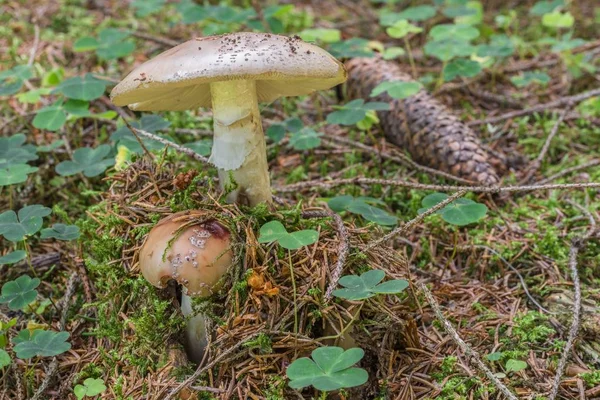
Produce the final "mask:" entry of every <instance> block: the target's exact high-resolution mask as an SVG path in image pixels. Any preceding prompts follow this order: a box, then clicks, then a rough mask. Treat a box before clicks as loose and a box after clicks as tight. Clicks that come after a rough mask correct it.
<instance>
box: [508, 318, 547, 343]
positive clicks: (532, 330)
mask: <svg viewBox="0 0 600 400" xmlns="http://www.w3.org/2000/svg"><path fill="white" fill-rule="evenodd" d="M547 321H548V317H547V316H546V315H544V314H542V313H539V312H537V311H529V312H528V313H527V314H525V315H522V316H517V317H515V319H514V326H513V330H512V338H516V339H517V340H518V342H519V343H522V344H525V343H527V344H543V343H545V342H546V341H547V340H548V339H549V338H550V336H552V335H553V334H554V333H556V332H555V331H554V329H552V328H551V327H550V326H549V325H548V323H547Z"/></svg>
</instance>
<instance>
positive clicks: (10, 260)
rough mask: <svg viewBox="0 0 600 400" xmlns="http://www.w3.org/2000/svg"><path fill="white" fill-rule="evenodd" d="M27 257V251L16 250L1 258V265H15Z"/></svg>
mask: <svg viewBox="0 0 600 400" xmlns="http://www.w3.org/2000/svg"><path fill="white" fill-rule="evenodd" d="M25 257H27V252H26V251H25V250H15V251H12V252H10V253H8V254H5V255H4V256H2V257H0V265H3V264H14V263H16V262H19V261H21V260H22V259H24V258H25Z"/></svg>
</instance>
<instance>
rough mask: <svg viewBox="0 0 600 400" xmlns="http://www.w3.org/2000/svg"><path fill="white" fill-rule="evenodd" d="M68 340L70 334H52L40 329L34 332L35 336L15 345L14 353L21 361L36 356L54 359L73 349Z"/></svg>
mask: <svg viewBox="0 0 600 400" xmlns="http://www.w3.org/2000/svg"><path fill="white" fill-rule="evenodd" d="M25 332H28V331H25ZM68 338H69V332H52V331H44V330H41V329H38V330H35V331H33V334H32V335H31V336H29V337H28V338H27V339H25V340H22V341H19V343H17V344H16V345H15V347H14V351H15V353H16V354H17V357H18V358H21V359H27V358H33V357H35V356H40V357H53V356H57V355H59V354H62V353H64V352H65V351H68V350H69V349H70V348H71V343H69V342H67V339H68Z"/></svg>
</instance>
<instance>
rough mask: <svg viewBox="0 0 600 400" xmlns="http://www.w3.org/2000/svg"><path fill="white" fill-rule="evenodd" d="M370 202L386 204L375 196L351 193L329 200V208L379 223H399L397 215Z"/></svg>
mask: <svg viewBox="0 0 600 400" xmlns="http://www.w3.org/2000/svg"><path fill="white" fill-rule="evenodd" d="M370 203H371V204H379V205H385V203H384V202H383V201H381V200H379V199H376V198H373V197H365V196H360V197H353V196H349V195H344V196H337V197H334V198H331V199H329V201H328V202H327V204H328V205H329V208H331V209H332V210H333V211H335V212H337V213H341V212H344V211H348V212H351V213H354V214H358V215H360V216H361V217H363V218H364V219H366V220H367V221H371V222H375V223H376V224H379V225H396V224H397V223H398V218H397V217H396V216H395V215H392V214H390V213H388V212H386V211H384V210H382V209H380V208H377V207H374V206H372V205H371V204H370Z"/></svg>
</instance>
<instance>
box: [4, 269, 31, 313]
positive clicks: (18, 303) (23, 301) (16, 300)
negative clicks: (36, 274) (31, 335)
mask: <svg viewBox="0 0 600 400" xmlns="http://www.w3.org/2000/svg"><path fill="white" fill-rule="evenodd" d="M39 285H40V280H39V279H38V278H33V279H32V278H31V277H29V276H28V275H21V276H20V277H18V278H17V279H15V280H14V281H8V282H6V283H5V284H4V285H2V295H1V296H0V304H5V303H8V308H10V309H11V310H23V309H24V308H25V307H27V306H28V305H29V304H30V303H32V302H33V301H34V300H35V298H36V297H37V294H38V292H37V290H35V288H37V287H38V286H39Z"/></svg>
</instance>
